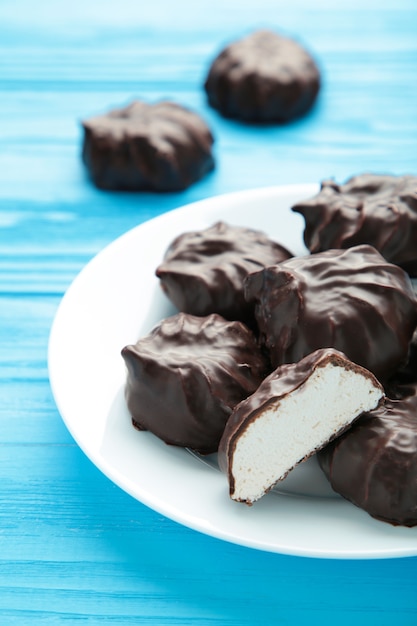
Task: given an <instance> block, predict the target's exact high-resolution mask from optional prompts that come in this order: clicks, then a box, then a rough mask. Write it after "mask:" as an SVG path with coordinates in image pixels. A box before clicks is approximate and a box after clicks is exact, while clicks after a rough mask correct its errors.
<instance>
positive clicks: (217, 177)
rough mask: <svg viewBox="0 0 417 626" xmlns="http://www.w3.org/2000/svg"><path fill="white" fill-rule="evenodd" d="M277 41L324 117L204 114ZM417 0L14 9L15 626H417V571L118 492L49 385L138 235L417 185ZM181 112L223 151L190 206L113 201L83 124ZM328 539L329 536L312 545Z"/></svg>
mask: <svg viewBox="0 0 417 626" xmlns="http://www.w3.org/2000/svg"><path fill="white" fill-rule="evenodd" d="M260 26H269V27H273V28H277V29H279V30H281V31H282V32H284V33H287V34H290V35H294V36H296V37H298V38H299V39H300V40H301V41H302V42H303V43H305V45H307V46H308V47H309V48H310V49H311V51H312V52H313V53H314V54H315V56H316V57H317V60H318V61H319V63H320V66H321V69H322V72H323V76H324V85H323V90H322V93H321V96H320V99H319V102H318V104H317V106H316V107H315V109H314V110H313V111H312V112H311V114H309V115H308V116H307V117H305V118H304V119H302V120H300V121H297V122H295V123H293V124H290V125H288V126H284V127H268V128H255V127H245V126H243V125H240V124H238V123H235V122H231V121H226V120H224V119H222V118H221V117H220V116H219V115H218V114H217V113H216V112H215V111H213V110H211V109H210V108H209V107H208V106H207V103H206V99H205V97H204V93H203V91H202V88H201V86H202V82H203V79H204V76H205V73H206V71H207V68H208V64H209V62H210V60H211V59H212V58H213V56H214V55H215V54H216V53H217V52H218V51H219V50H220V48H221V47H222V46H223V45H224V44H225V43H226V42H228V41H230V40H233V39H235V38H237V37H238V36H241V35H243V34H245V33H247V32H249V31H251V30H252V29H254V28H255V27H260ZM416 32H417V4H416V2H415V1H414V0H397V1H395V2H394V0H389V1H388V0H386V1H382V2H376V1H375V2H372V1H371V0H362V1H359V0H350V1H348V0H341V1H339V2H337V3H336V2H333V1H330V0H316V1H315V2H314V3H311V2H309V0H293V2H291V3H288V2H286V3H284V2H279V1H277V0H274V1H272V0H257V2H254V1H252V2H245V1H242V0H241V1H240V2H238V1H237V0H230V1H228V2H224V1H222V0H212V1H211V2H208V1H205V0H204V1H201V2H191V1H187V0H178V1H177V2H175V3H173V2H169V1H168V0H155V1H154V2H152V3H144V2H136V3H133V2H128V1H127V0H118V2H117V3H116V2H111V1H109V0H107V1H105V2H100V1H99V0H84V1H81V0H72V1H71V2H68V3H65V5H64V3H58V2H53V1H52V0H49V1H48V0H38V1H37V2H33V1H31V0H2V2H1V3H0V339H1V341H0V345H1V350H0V399H1V402H0V624H1V625H2V626H3V625H4V626H9V625H10V626H17V625H19V626H21V625H26V624H54V625H55V624H80V623H82V624H88V626H90V625H93V624H94V625H95V624H101V625H102V624H111V625H112V626H115V625H117V626H119V625H124V624H135V625H136V624H146V625H148V624H149V625H151V624H152V625H154V624H158V625H187V624H198V625H200V626H212V625H214V624H219V625H220V624H222V625H225V626H229V625H230V626H246V625H247V626H257V625H258V624H259V625H260V624H265V625H269V624H289V625H293V624H294V625H298V624H301V623H304V622H306V621H308V623H310V624H316V623H317V624H331V623H333V621H334V620H335V619H337V622H338V623H339V624H341V625H344V624H351V623H352V622H353V623H355V624H357V625H362V624H363V625H365V624H366V625H374V624H375V625H378V626H384V625H388V624H394V623H395V624H398V625H399V626H411V625H414V626H415V625H416V624H417V590H416V580H417V558H407V559H393V560H382V561H359V562H357V561H326V560H315V559H305V558H299V557H289V556H281V555H276V554H267V553H262V552H257V551H253V550H249V549H246V548H242V547H239V546H234V545H230V544H226V543H223V542H221V541H218V540H215V539H212V538H210V537H206V536H204V535H201V534H198V533H196V532H194V531H191V530H188V529H186V528H183V527H181V526H180V525H178V524H176V523H174V522H171V521H170V520H168V519H165V518H163V517H161V516H160V515H158V514H156V513H154V512H153V511H151V510H149V509H147V508H146V507H145V506H143V505H142V504H140V503H138V502H136V501H135V500H133V499H132V498H131V497H129V496H128V495H126V494H125V493H123V492H122V491H121V490H120V489H118V488H117V487H115V486H114V485H113V484H112V483H111V482H110V481H109V480H108V479H107V478H105V477H104V476H103V475H102V474H100V472H99V471H98V470H97V469H96V468H95V467H94V466H93V465H92V464H91V463H90V462H89V461H88V460H87V459H86V458H85V456H84V454H83V453H82V452H81V451H80V449H79V448H78V447H77V446H76V445H75V443H74V442H73V440H72V438H71V436H70V435H69V434H68V432H67V430H66V428H65V426H64V425H63V422H62V421H61V418H60V416H59V413H58V411H57V409H56V407H55V404H54V400H53V397H52V394H51V391H50V387H49V382H48V372H47V363H46V351H47V342H48V335H49V329H50V325H51V323H52V320H53V317H54V315H55V312H56V309H57V306H58V304H59V301H60V298H61V297H62V295H63V293H64V291H65V289H66V288H67V287H68V286H69V284H70V283H71V281H72V280H73V278H74V277H75V276H76V274H77V273H78V272H79V270H80V269H81V268H82V267H83V266H84V265H85V263H86V262H87V261H88V260H89V259H91V258H92V256H93V255H94V254H96V253H97V252H98V251H99V250H101V249H102V248H103V247H104V246H105V245H106V244H107V243H109V242H110V241H112V240H113V239H114V238H115V237H117V236H118V235H120V234H121V233H123V232H124V231H126V230H128V229H129V228H131V227H133V226H135V225H137V224H139V223H141V222H143V221H144V220H146V219H149V218H151V217H153V216H156V215H158V214H161V213H163V212H165V211H169V210H172V209H174V208H176V207H178V206H181V205H182V204H185V203H188V202H191V201H194V200H198V199H201V198H205V197H208V196H212V195H215V194H218V193H223V192H228V191H233V190H238V189H245V188H251V187H260V186H265V185H275V184H284V183H298V182H317V181H320V180H321V179H323V178H328V177H331V176H333V177H335V178H336V179H337V180H340V181H342V180H344V179H345V178H347V177H348V176H350V175H352V174H355V173H360V172H362V171H377V172H393V173H414V174H415V173H416V172H417V107H416V102H417V80H416V78H417V37H416ZM133 97H143V98H146V99H149V100H154V99H157V98H161V97H169V98H172V99H174V100H176V101H178V102H180V103H182V104H185V105H188V106H190V107H192V108H194V109H195V110H197V111H198V112H200V113H201V115H203V116H204V117H205V119H206V120H207V121H208V123H209V124H210V126H211V127H212V130H213V132H214V134H215V136H216V147H215V151H216V159H217V168H216V171H215V172H213V173H212V174H211V175H209V176H208V177H207V178H205V179H204V180H203V181H201V182H200V183H198V184H196V185H194V186H193V187H192V188H190V189H189V190H187V191H185V192H183V193H176V194H166V195H163V196H161V195H154V194H148V193H146V194H124V195H120V194H114V193H103V192H100V191H98V190H96V189H95V188H94V187H92V185H91V184H90V183H89V181H88V180H87V178H86V176H85V172H84V170H83V167H82V165H81V162H80V158H79V154H80V140H81V134H80V125H79V121H80V119H82V118H83V117H86V116H88V115H90V114H93V113H96V112H100V111H103V110H106V109H108V108H110V107H112V106H113V105H119V104H123V103H125V102H128V101H129V100H130V99H132V98H133ZM309 531H310V532H314V529H313V530H312V529H309Z"/></svg>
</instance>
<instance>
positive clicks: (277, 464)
mask: <svg viewBox="0 0 417 626" xmlns="http://www.w3.org/2000/svg"><path fill="white" fill-rule="evenodd" d="M382 396H383V391H382V389H380V388H379V387H376V386H375V384H374V383H373V381H372V379H371V378H368V377H367V376H365V375H362V374H360V373H358V372H356V371H354V370H352V369H345V368H344V367H342V366H340V365H336V364H333V363H328V364H326V365H324V366H321V367H317V368H316V369H315V370H314V372H313V373H312V375H311V376H310V377H309V378H308V380H306V381H305V382H304V383H303V384H302V385H301V386H300V387H298V388H297V389H295V390H294V391H293V392H291V393H290V394H288V395H286V396H284V397H283V398H281V399H280V400H278V401H276V402H275V403H271V404H269V405H268V406H266V407H264V408H260V410H259V413H258V414H257V415H256V416H255V417H252V419H251V420H250V421H249V423H248V425H247V426H246V428H244V430H243V431H242V432H241V433H240V434H239V436H238V438H237V440H236V442H235V448H234V451H233V456H232V459H231V467H230V470H231V474H232V476H233V479H234V491H233V493H231V497H232V498H233V499H234V500H239V501H242V502H247V503H252V502H255V501H256V500H258V499H259V498H261V497H262V496H263V495H264V494H265V493H266V492H267V491H269V490H270V489H271V488H272V487H273V486H274V485H275V483H277V482H278V481H279V480H282V479H283V478H285V476H286V475H287V474H288V472H289V471H291V470H292V469H293V468H294V467H295V466H296V465H298V464H299V463H300V462H301V461H303V460H305V459H306V458H308V457H309V456H311V455H312V454H313V453H315V452H316V451H317V450H319V449H320V448H322V447H323V446H325V445H326V444H327V443H328V442H329V440H331V439H333V438H334V437H335V436H337V435H338V434H339V433H341V432H342V431H343V430H345V429H346V428H347V427H348V426H349V425H350V424H351V423H352V422H353V421H354V420H355V419H356V418H357V417H358V416H359V415H361V414H362V413H364V412H366V411H370V410H372V409H374V408H375V407H376V406H377V405H378V403H379V401H380V399H381V397H382Z"/></svg>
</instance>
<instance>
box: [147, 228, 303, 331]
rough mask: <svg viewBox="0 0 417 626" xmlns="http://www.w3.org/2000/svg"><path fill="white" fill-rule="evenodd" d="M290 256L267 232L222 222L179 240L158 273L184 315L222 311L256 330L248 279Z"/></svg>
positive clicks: (171, 248) (165, 289) (167, 254)
mask: <svg viewBox="0 0 417 626" xmlns="http://www.w3.org/2000/svg"><path fill="white" fill-rule="evenodd" d="M291 256H292V255H291V253H290V252H289V251H288V250H287V249H286V248H284V247H283V246H281V245H279V244H278V243H276V242H274V241H272V240H271V239H269V238H268V237H267V236H266V235H265V234H264V233H262V232H259V231H257V230H252V229H249V228H243V227H240V226H231V225H229V224H226V223H224V222H217V223H216V224H214V225H213V226H211V227H210V228H207V229H205V230H201V231H197V232H189V233H184V234H182V235H180V236H179V237H177V238H176V239H175V240H174V241H173V242H172V243H171V245H170V246H169V248H168V250H167V251H166V253H165V256H164V260H163V262H162V264H161V265H160V266H159V267H158V268H157V270H156V275H157V276H158V277H159V279H160V282H161V287H162V289H163V290H164V292H165V293H166V295H167V296H168V298H169V299H170V300H171V301H172V302H173V303H174V305H175V306H176V307H177V308H178V309H179V310H180V311H185V312H186V313H192V314H193V315H209V314H210V313H218V314H219V315H222V316H223V317H225V318H226V319H230V320H240V321H243V322H245V323H247V324H248V325H250V326H251V325H253V322H254V317H253V315H254V314H253V305H252V304H250V303H248V302H247V301H246V300H245V296H244V293H243V280H244V278H245V277H246V276H247V275H248V274H249V273H250V272H253V271H255V270H258V269H260V268H261V267H265V266H267V265H270V264H273V263H279V262H280V261H283V260H285V259H289V258H290V257H291Z"/></svg>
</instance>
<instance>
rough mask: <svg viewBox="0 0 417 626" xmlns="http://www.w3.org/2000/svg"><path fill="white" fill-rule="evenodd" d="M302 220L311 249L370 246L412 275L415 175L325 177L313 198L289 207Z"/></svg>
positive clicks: (416, 253) (416, 246)
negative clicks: (341, 180)
mask: <svg viewBox="0 0 417 626" xmlns="http://www.w3.org/2000/svg"><path fill="white" fill-rule="evenodd" d="M292 210H293V211H295V212H296V213H301V215H303V216H304V219H305V230H304V241H305V244H306V246H307V247H308V248H309V250H310V251H311V252H322V251H323V250H329V249H331V248H349V247H351V246H356V245H359V244H366V243H367V244H370V245H372V246H373V247H374V248H376V249H377V250H378V251H379V252H380V253H381V254H382V256H383V257H384V258H385V259H386V260H387V261H389V262H390V263H395V264H397V265H400V266H401V267H403V268H404V269H405V270H406V271H407V272H408V273H409V274H410V275H411V276H417V177H416V176H382V175H377V174H362V175H361V176H355V177H353V178H351V179H349V180H348V181H347V182H346V183H345V184H344V185H338V184H336V183H335V182H334V181H331V180H326V181H324V182H322V184H321V190H320V192H319V194H318V195H317V196H315V197H314V198H311V199H310V200H305V201H302V202H299V203H298V204H296V205H295V206H293V207H292Z"/></svg>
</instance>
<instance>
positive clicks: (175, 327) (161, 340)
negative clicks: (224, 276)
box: [122, 313, 268, 454]
mask: <svg viewBox="0 0 417 626" xmlns="http://www.w3.org/2000/svg"><path fill="white" fill-rule="evenodd" d="M122 356H123V358H124V360H125V363H126V366H127V380H126V386H125V395H126V400H127V406H128V409H129V411H130V414H131V416H132V421H133V424H134V426H136V427H137V428H138V429H141V430H149V431H151V432H152V433H154V434H155V435H157V436H158V437H160V438H161V439H163V440H164V441H165V442H166V443H169V444H173V445H177V446H183V447H188V448H192V449H194V450H196V451H198V452H200V453H202V454H208V453H212V452H216V451H217V448H218V444H219V441H220V437H221V436H222V434H223V430H224V426H225V424H226V421H227V419H228V418H229V416H230V414H231V412H232V410H233V408H234V407H235V405H236V404H238V402H240V401H241V400H243V399H244V398H246V397H247V396H248V395H250V394H251V393H253V392H254V391H255V389H256V388H257V387H258V386H259V384H260V382H261V381H262V380H263V379H264V378H265V376H266V375H267V373H268V369H267V367H268V364H267V362H266V359H265V358H264V356H263V355H262V353H261V351H260V349H259V346H258V345H257V342H256V340H255V337H254V336H253V334H252V332H251V331H250V330H249V329H248V328H247V327H246V326H245V325H244V324H242V323H241V322H230V321H226V320H225V319H223V318H222V317H220V316H219V315H215V314H213V315H210V316H207V317H197V316H192V315H188V314H186V313H178V314H177V315H174V316H172V317H169V318H167V319H165V320H163V321H162V322H161V323H160V324H159V325H158V326H156V327H155V328H154V329H153V330H152V331H151V332H150V333H149V335H147V336H146V337H143V338H142V339H139V341H138V342H137V343H136V344H135V345H129V346H126V347H124V348H123V350H122Z"/></svg>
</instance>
